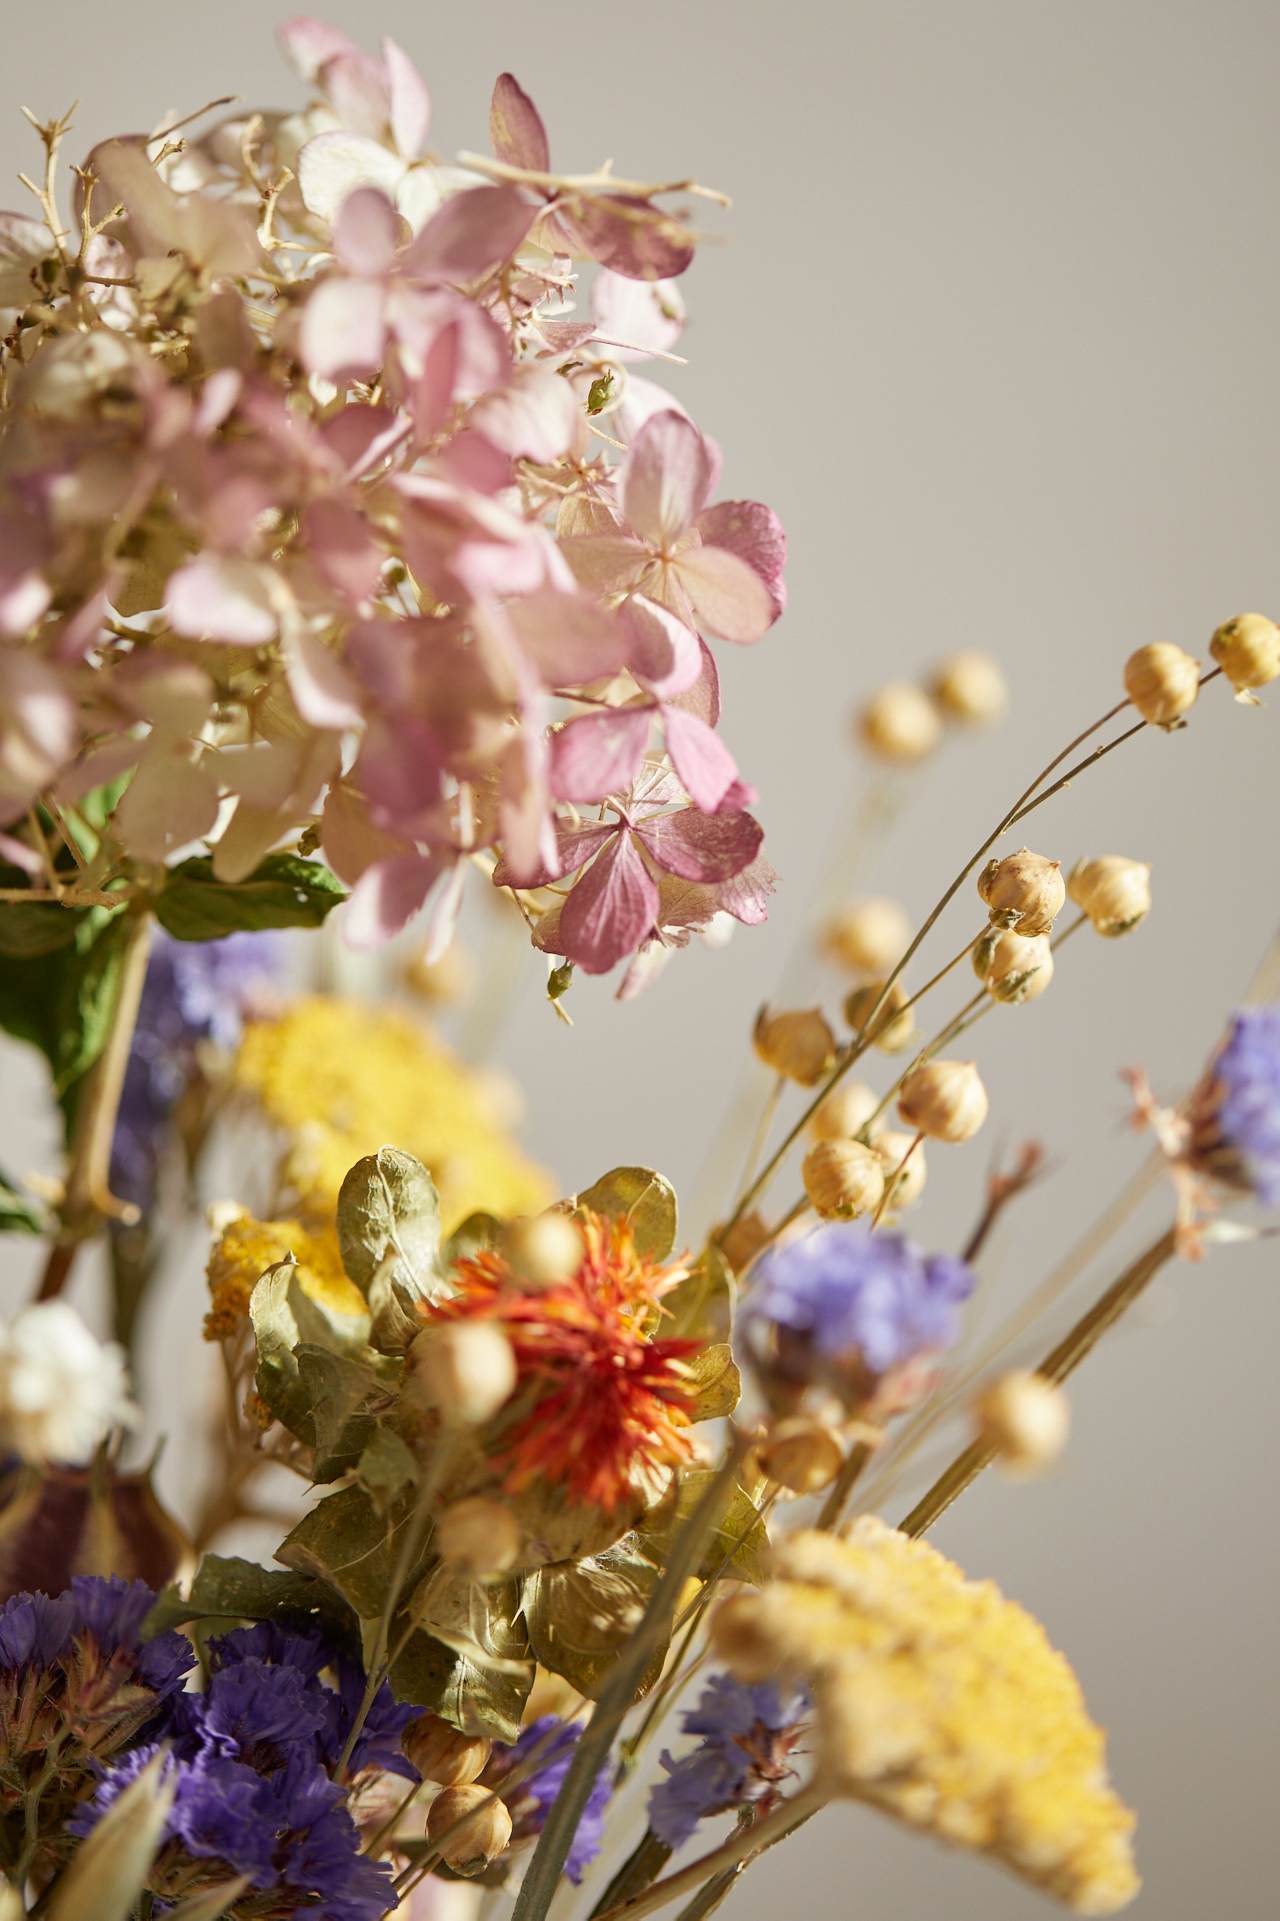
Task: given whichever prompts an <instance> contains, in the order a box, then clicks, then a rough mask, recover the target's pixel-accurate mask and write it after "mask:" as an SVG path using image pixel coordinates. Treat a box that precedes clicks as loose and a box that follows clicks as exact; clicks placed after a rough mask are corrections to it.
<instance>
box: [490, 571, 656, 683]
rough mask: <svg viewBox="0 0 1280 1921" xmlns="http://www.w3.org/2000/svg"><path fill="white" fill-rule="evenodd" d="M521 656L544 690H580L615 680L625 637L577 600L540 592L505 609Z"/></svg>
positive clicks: (546, 590) (548, 590)
mask: <svg viewBox="0 0 1280 1921" xmlns="http://www.w3.org/2000/svg"><path fill="white" fill-rule="evenodd" d="M506 614H507V618H508V620H509V621H510V623H511V626H512V628H513V629H514V630H515V634H516V638H517V639H518V640H519V642H520V645H521V647H522V648H523V650H524V652H525V653H526V654H528V656H529V658H530V659H531V660H532V661H533V663H534V665H535V666H536V667H537V669H538V672H539V674H540V675H541V677H542V680H543V682H544V683H545V684H546V686H548V687H582V686H585V685H586V684H587V682H589V681H593V680H602V679H604V678H606V677H607V676H609V675H611V674H616V673H617V671H618V669H619V667H621V665H622V663H623V660H624V658H625V654H626V636H625V634H624V633H623V631H622V629H621V628H620V627H619V625H618V623H617V621H616V620H614V619H613V618H612V616H611V615H609V614H606V613H605V611H604V609H603V608H601V607H597V606H594V605H593V604H592V602H591V601H589V600H587V599H585V598H584V597H583V596H582V595H581V594H562V593H556V592H555V591H554V589H551V588H543V589H542V590H541V591H540V592H537V593H531V594H528V595H526V596H525V597H524V598H522V599H520V600H516V601H513V602H512V603H511V605H510V606H509V607H508V608H507V609H506Z"/></svg>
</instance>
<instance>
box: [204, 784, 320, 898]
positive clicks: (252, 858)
mask: <svg viewBox="0 0 1280 1921" xmlns="http://www.w3.org/2000/svg"><path fill="white" fill-rule="evenodd" d="M298 817H299V810H298V809H296V808H292V807H259V806H257V805H256V803H255V802H253V801H250V800H242V801H240V802H239V803H238V805H237V807H236V810H235V812H234V814H232V816H231V819H230V821H229V822H228V824H227V825H226V826H225V827H224V828H223V830H222V832H221V833H220V834H219V836H218V840H217V844H216V846H215V847H214V850H213V872H214V876H215V878H216V879H217V880H220V881H224V882H225V883H226V885H227V886H228V887H235V886H237V885H238V883H239V882H240V881H242V880H248V878H249V876H250V874H251V873H252V872H253V870H254V868H255V867H260V866H261V865H262V863H263V861H264V860H265V859H266V857H267V855H268V854H269V853H270V852H271V850H272V848H273V847H274V846H275V845H276V843H277V842H278V841H281V840H283V839H284V837H285V835H286V834H288V833H291V832H292V831H293V830H294V829H295V828H296V827H297V825H298Z"/></svg>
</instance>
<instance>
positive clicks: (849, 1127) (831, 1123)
mask: <svg viewBox="0 0 1280 1921" xmlns="http://www.w3.org/2000/svg"><path fill="white" fill-rule="evenodd" d="M879 1105H880V1096H879V1095H878V1094H877V1093H876V1092H875V1090H874V1089H873V1088H870V1087H868V1086H867V1084H866V1082H865V1081H848V1082H847V1083H846V1084H845V1085H844V1086H843V1087H834V1088H832V1090H831V1092H830V1093H829V1094H828V1095H827V1098H826V1100H825V1101H823V1103H822V1105H821V1107H820V1108H818V1110H817V1112H816V1113H815V1114H814V1117H813V1119H812V1120H811V1121H810V1122H809V1132H810V1134H811V1135H812V1136H813V1138H814V1140H815V1141H851V1140H854V1139H856V1138H857V1136H858V1135H859V1134H860V1133H861V1132H862V1130H863V1128H864V1127H865V1126H866V1124H867V1122H868V1121H869V1120H870V1119H871V1116H872V1115H873V1114H874V1113H875V1111H876V1109H877V1107H879Z"/></svg>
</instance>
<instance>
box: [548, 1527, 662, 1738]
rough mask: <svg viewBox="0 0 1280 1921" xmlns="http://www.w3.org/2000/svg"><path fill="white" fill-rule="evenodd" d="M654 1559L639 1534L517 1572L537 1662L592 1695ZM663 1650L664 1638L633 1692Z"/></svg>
mask: <svg viewBox="0 0 1280 1921" xmlns="http://www.w3.org/2000/svg"><path fill="white" fill-rule="evenodd" d="M661 1572H662V1570H661V1567H660V1566H659V1565H658V1563H657V1562H656V1561H655V1560H653V1559H652V1558H651V1557H650V1555H649V1554H648V1553H646V1551H645V1547H644V1543H643V1541H642V1539H641V1537H640V1536H639V1535H638V1534H629V1535H627V1536H626V1537H625V1538H624V1539H623V1540H621V1541H619V1542H618V1543H617V1544H616V1546H614V1547H611V1548H606V1549H605V1551H604V1553H602V1554H598V1555H594V1556H592V1558H591V1559H589V1560H586V1561H577V1562H573V1561H562V1562H559V1563H556V1564H553V1565H552V1566H551V1567H544V1568H538V1569H536V1570H535V1572H534V1573H532V1574H528V1575H526V1576H525V1578H524V1602H523V1606H524V1618H525V1621H526V1623H527V1625H528V1629H529V1643H530V1646H531V1647H532V1649H533V1652H534V1654H535V1655H536V1656H537V1658H538V1660H539V1661H540V1662H541V1663H542V1665H543V1667H545V1668H550V1669H551V1672H552V1673H553V1674H560V1675H563V1676H564V1678H565V1680H566V1681H568V1682H569V1684H570V1686H572V1687H575V1688H577V1690H578V1692H579V1693H580V1694H585V1695H586V1696H587V1698H588V1700H591V1701H598V1700H599V1698H600V1695H601V1693H602V1692H603V1690H604V1687H605V1685H606V1684H607V1682H608V1679H609V1676H610V1674H611V1673H612V1671H613V1667H614V1663H615V1662H616V1661H617V1658H618V1653H619V1650H620V1649H621V1648H622V1647H623V1646H624V1645H625V1644H626V1642H627V1641H628V1640H629V1639H630V1637H631V1633H632V1630H633V1629H634V1628H635V1626H636V1623H637V1622H638V1621H639V1619H640V1616H641V1615H642V1614H643V1612H644V1610H645V1607H646V1605H647V1603H648V1600H649V1597H650V1595H651V1594H652V1593H653V1590H654V1588H655V1587H656V1586H657V1583H658V1579H659V1576H660V1575H661ZM666 1656H667V1642H666V1641H665V1640H664V1641H663V1643H662V1645H661V1647H660V1648H659V1649H658V1650H657V1652H656V1653H655V1655H654V1659H653V1662H652V1663H651V1665H650V1668H649V1671H648V1672H647V1673H646V1674H645V1675H644V1676H643V1677H642V1680H641V1683H640V1686H639V1688H638V1689H637V1692H636V1699H637V1700H640V1699H641V1698H642V1696H644V1695H645V1694H647V1693H648V1691H649V1689H650V1688H651V1687H652V1686H653V1685H654V1683H655V1681H656V1680H657V1679H658V1676H659V1675H660V1674H661V1672H662V1668H663V1663H664V1662H665V1660H666Z"/></svg>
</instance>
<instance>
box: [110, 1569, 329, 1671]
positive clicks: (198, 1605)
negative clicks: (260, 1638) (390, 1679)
mask: <svg viewBox="0 0 1280 1921" xmlns="http://www.w3.org/2000/svg"><path fill="white" fill-rule="evenodd" d="M204 1620H216V1621H218V1622H220V1623H224V1624H225V1623H227V1622H232V1621H281V1622H285V1623H287V1624H289V1625H290V1626H292V1627H297V1628H300V1629H302V1630H303V1631H305V1630H306V1629H308V1628H315V1627H319V1628H321V1629H322V1630H323V1632H324V1634H325V1637H326V1639H327V1640H329V1641H330V1642H332V1643H333V1644H334V1645H335V1646H337V1647H339V1648H341V1649H342V1650H343V1652H345V1653H347V1654H349V1655H351V1656H352V1657H353V1658H354V1659H356V1660H359V1658H360V1624H359V1621H358V1620H357V1618H356V1615H355V1613H354V1612H353V1610H352V1609H351V1608H350V1607H349V1606H348V1605H347V1603H346V1602H345V1601H344V1600H343V1599H342V1597H341V1596H340V1595H339V1594H337V1593H335V1591H334V1589H333V1588H332V1587H331V1586H330V1585H329V1583H328V1582H327V1581H322V1580H319V1579H317V1578H316V1577H315V1576H313V1575H310V1574H297V1573H292V1574H286V1573H283V1572H282V1571H281V1570H280V1569H278V1568H267V1567H259V1566H258V1564H257V1562H256V1561H243V1560H241V1559H240V1558H239V1557H238V1556H236V1555H231V1556H227V1557H224V1556H222V1555H220V1554H206V1555H205V1557H204V1559H203V1560H202V1561H201V1563H200V1566H199V1569H198V1571H197V1573H196V1577H195V1580H194V1581H193V1582H192V1584H191V1592H190V1594H189V1595H185V1596H184V1595H183V1594H182V1593H181V1592H180V1590H179V1589H178V1587H177V1586H176V1585H174V1586H171V1587H167V1588H165V1590H164V1591H163V1593H162V1594H160V1595H159V1596H158V1598H157V1600H156V1602H155V1605H154V1606H153V1608H152V1609H151V1612H150V1613H149V1614H148V1616H147V1618H146V1620H145V1621H144V1622H143V1624H142V1638H143V1640H144V1641H152V1640H154V1639H155V1637H156V1635H157V1634H164V1633H166V1632H167V1631H168V1630H169V1629H170V1628H177V1627H185V1626H186V1624H187V1623H188V1622H189V1621H204Z"/></svg>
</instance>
